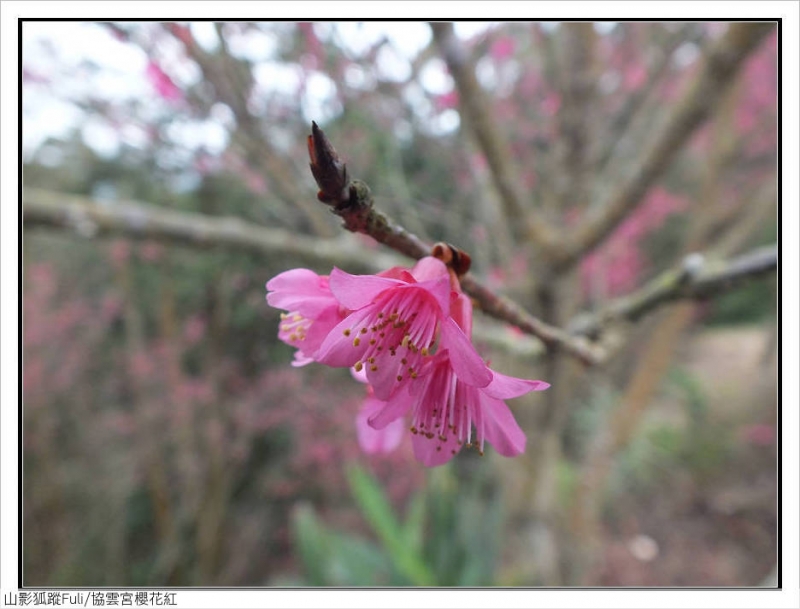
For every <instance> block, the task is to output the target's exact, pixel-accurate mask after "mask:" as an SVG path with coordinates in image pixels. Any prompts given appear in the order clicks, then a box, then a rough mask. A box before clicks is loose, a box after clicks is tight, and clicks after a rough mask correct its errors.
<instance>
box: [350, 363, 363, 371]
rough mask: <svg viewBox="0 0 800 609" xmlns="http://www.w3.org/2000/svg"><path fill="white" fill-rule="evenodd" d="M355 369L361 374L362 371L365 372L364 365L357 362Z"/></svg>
mask: <svg viewBox="0 0 800 609" xmlns="http://www.w3.org/2000/svg"><path fill="white" fill-rule="evenodd" d="M353 367H354V368H355V369H356V372H361V370H363V368H364V364H362V363H361V362H356V365H355V366H353Z"/></svg>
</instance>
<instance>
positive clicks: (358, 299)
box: [330, 268, 406, 310]
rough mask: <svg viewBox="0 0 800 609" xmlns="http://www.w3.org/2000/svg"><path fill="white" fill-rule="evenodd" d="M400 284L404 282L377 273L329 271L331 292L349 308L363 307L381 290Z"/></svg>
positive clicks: (335, 269)
mask: <svg viewBox="0 0 800 609" xmlns="http://www.w3.org/2000/svg"><path fill="white" fill-rule="evenodd" d="M400 285H406V284H404V283H403V282H402V281H398V280H397V279H389V278H388V277H378V276H377V275H351V274H350V273H345V272H344V271H342V270H339V269H337V268H334V269H333V270H332V271H331V278H330V286H331V292H333V295H334V296H335V297H336V299H337V300H338V301H339V302H340V303H341V304H342V305H343V306H345V307H347V308H348V309H351V310H356V309H360V308H361V307H365V306H366V305H368V304H370V303H371V302H372V301H374V300H375V298H377V297H378V295H379V294H380V293H381V292H384V291H386V290H388V289H389V288H394V287H397V286H400Z"/></svg>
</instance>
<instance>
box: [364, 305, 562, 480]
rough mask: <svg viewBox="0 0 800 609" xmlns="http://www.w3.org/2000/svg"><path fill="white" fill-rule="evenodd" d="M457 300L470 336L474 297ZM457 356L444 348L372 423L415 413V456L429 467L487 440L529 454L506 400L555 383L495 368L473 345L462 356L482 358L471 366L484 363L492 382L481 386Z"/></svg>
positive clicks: (510, 452)
mask: <svg viewBox="0 0 800 609" xmlns="http://www.w3.org/2000/svg"><path fill="white" fill-rule="evenodd" d="M452 299H453V302H452V307H451V308H452V312H453V318H452V319H453V321H454V322H455V323H457V325H458V326H459V327H460V328H461V329H462V330H463V331H464V333H465V334H466V335H471V333H472V305H471V303H470V301H469V299H468V298H467V297H466V296H465V295H464V294H462V293H460V292H454V293H453V295H452ZM452 354H453V351H452V350H451V349H446V348H445V349H441V350H439V351H438V352H437V353H436V354H435V355H434V356H433V357H431V358H429V359H428V360H427V361H426V362H425V365H424V366H423V368H422V369H421V370H420V373H419V375H418V378H417V379H416V382H413V383H408V384H406V385H405V386H404V387H402V388H401V389H400V390H399V391H397V392H395V393H394V394H393V396H392V398H391V399H389V400H388V401H386V402H385V403H384V404H383V407H382V408H381V409H380V410H379V411H378V412H377V413H376V414H375V415H374V416H372V417H371V418H370V419H369V421H368V422H369V424H370V425H372V426H373V427H374V428H376V429H384V428H385V427H386V426H388V425H394V424H395V422H396V421H397V420H403V418H404V417H405V416H406V415H407V413H409V412H410V413H411V433H412V434H413V438H412V443H413V446H414V455H415V456H416V458H417V459H418V460H419V461H421V462H422V463H423V464H424V465H426V466H428V467H434V466H437V465H442V464H444V463H446V462H447V461H449V460H450V459H451V458H452V457H453V456H455V455H456V454H457V453H458V452H459V451H460V450H461V448H462V447H463V446H467V447H473V448H476V449H477V450H478V452H479V453H480V454H483V452H484V445H485V442H486V440H489V442H490V443H491V444H492V446H494V448H495V450H497V452H499V453H500V454H501V455H503V456H505V457H513V456H516V455H519V454H521V453H522V452H524V450H525V443H526V440H525V434H524V433H523V431H522V430H521V429H520V427H519V425H517V422H516V421H515V420H514V416H513V415H512V413H511V410H510V409H509V408H508V406H507V405H506V404H505V402H504V401H503V400H506V399H510V398H514V397H519V396H521V395H524V394H526V393H528V392H530V391H542V390H544V389H547V388H548V387H549V386H550V385H549V384H548V383H545V382H544V381H533V380H526V379H520V378H516V377H512V376H506V375H504V374H500V373H499V372H495V371H493V370H491V369H490V368H489V367H488V366H487V365H486V364H485V363H484V362H483V361H482V360H481V359H480V357H479V356H478V355H477V353H475V351H474V349H473V348H471V349H470V350H469V351H468V352H466V353H462V354H458V356H457V357H458V358H463V357H467V358H470V359H471V358H477V362H472V365H476V366H478V365H479V366H481V367H482V368H483V370H484V372H485V373H486V374H487V375H488V376H489V377H490V379H491V380H490V382H489V383H488V384H487V385H485V386H477V385H475V384H473V383H472V380H473V379H474V378H475V377H474V376H467V377H462V376H461V375H459V373H458V371H457V370H456V368H455V367H454V365H453V361H454V358H453V355H452ZM373 407H374V406H373ZM473 428H474V430H475V435H474V437H473V433H472V431H473Z"/></svg>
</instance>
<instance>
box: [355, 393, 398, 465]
mask: <svg viewBox="0 0 800 609" xmlns="http://www.w3.org/2000/svg"><path fill="white" fill-rule="evenodd" d="M384 405H385V402H382V401H381V400H378V399H375V398H373V397H368V398H367V399H366V400H364V405H363V406H362V407H361V410H360V411H359V413H358V416H357V417H356V432H357V434H358V444H359V446H361V450H363V451H364V452H365V453H367V454H370V455H374V454H376V453H388V452H391V451H393V450H394V449H395V448H397V447H398V446H399V445H400V442H401V441H402V439H403V435H404V433H405V431H406V426H405V422H404V421H403V419H397V420H395V421H393V422H392V423H389V424H388V425H387V426H386V427H384V428H383V429H375V428H374V427H372V426H371V425H370V424H369V422H368V421H369V418H370V417H371V416H373V415H374V414H376V413H377V412H378V411H379V410H380V409H381V408H383V406H384Z"/></svg>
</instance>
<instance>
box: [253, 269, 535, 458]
mask: <svg viewBox="0 0 800 609" xmlns="http://www.w3.org/2000/svg"><path fill="white" fill-rule="evenodd" d="M267 290H268V291H269V293H268V294H267V302H268V303H269V304H270V305H271V306H273V307H276V308H280V309H284V310H286V311H287V313H285V314H284V315H282V316H281V324H280V329H279V333H278V336H279V338H280V339H281V340H282V341H284V342H285V343H287V344H290V345H292V346H295V347H297V349H298V351H297V353H296V354H295V360H296V361H295V362H294V364H293V365H296V366H300V365H304V364H307V363H309V362H311V361H317V362H319V363H322V364H325V365H328V366H333V367H350V368H352V370H353V375H354V377H355V378H356V379H357V380H359V381H361V382H366V383H367V384H368V387H367V391H368V397H367V399H366V401H365V402H364V405H363V406H362V409H361V412H360V413H359V414H358V416H357V418H356V430H357V432H358V438H359V444H360V445H361V447H362V449H363V450H364V451H365V452H367V453H370V454H375V453H378V452H389V451H391V450H393V449H394V448H396V447H397V445H398V444H399V442H400V441H401V439H402V435H403V429H404V427H405V426H406V425H407V423H406V416H410V429H411V432H412V434H413V437H412V443H413V447H414V453H415V455H416V457H417V459H418V460H419V461H421V462H422V463H424V464H425V465H427V466H429V467H432V466H436V465H441V464H443V463H445V462H447V461H448V460H450V459H451V458H452V457H453V455H455V454H456V453H458V451H459V450H460V449H461V447H462V446H470V447H474V448H476V449H477V450H478V451H480V452H481V454H482V453H483V450H484V445H485V442H486V441H487V440H488V441H489V442H490V443H491V444H492V445H493V446H494V447H495V449H496V450H497V451H498V452H499V453H500V454H502V455H505V456H509V457H510V456H514V455H518V454H520V453H521V452H523V451H524V450H525V442H526V440H525V434H524V433H523V432H522V430H521V429H520V428H519V426H518V425H517V423H516V421H515V420H514V417H513V415H512V414H511V411H510V410H509V408H508V406H507V405H506V404H505V402H504V400H506V399H509V398H513V397H518V396H520V395H523V394H525V393H528V392H530V391H540V390H543V389H547V388H548V387H549V385H548V384H547V383H545V382H543V381H533V380H525V379H519V378H515V377H511V376H506V375H503V374H500V373H498V372H495V371H493V370H492V369H490V368H489V366H487V364H486V363H485V362H484V361H483V359H481V357H480V355H479V354H478V352H477V351H476V350H475V347H474V346H473V345H472V342H471V338H470V337H471V335H472V304H471V302H470V300H469V298H468V297H467V296H466V295H465V294H464V293H463V292H461V289H460V286H459V285H458V280H457V279H456V276H455V274H454V273H453V272H452V271H451V270H450V269H448V268H447V266H446V265H445V264H444V263H443V262H442V261H441V260H438V259H437V258H434V257H426V258H423V259H421V260H420V261H419V262H417V264H416V265H415V266H414V267H413V268H412V269H410V270H408V269H405V268H401V267H395V268H392V269H389V270H388V271H384V272H382V273H379V274H377V275H350V274H348V273H345V272H344V271H341V270H339V269H337V268H334V269H333V271H332V272H331V274H330V277H325V276H320V275H317V274H316V273H314V272H313V271H310V270H308V269H294V270H291V271H286V272H285V273H281V274H280V275H278V276H276V277H274V278H273V279H271V280H270V281H269V282H268V283H267Z"/></svg>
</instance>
